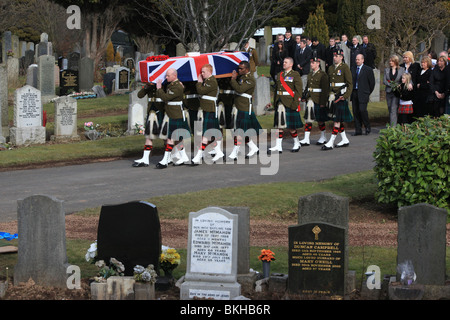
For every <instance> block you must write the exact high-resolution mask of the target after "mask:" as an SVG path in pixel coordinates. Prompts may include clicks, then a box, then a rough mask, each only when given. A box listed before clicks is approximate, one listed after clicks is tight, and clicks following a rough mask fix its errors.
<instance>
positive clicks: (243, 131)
mask: <svg viewBox="0 0 450 320" xmlns="http://www.w3.org/2000/svg"><path fill="white" fill-rule="evenodd" d="M238 70H239V74H238V73H237V72H236V70H233V73H232V76H231V87H232V88H233V90H234V94H235V96H234V105H235V110H234V111H233V115H232V122H233V123H234V126H233V128H234V130H235V137H234V148H233V151H232V152H231V154H230V155H229V156H228V157H229V158H230V159H233V160H237V158H238V155H239V151H240V146H241V144H242V139H243V137H244V136H245V143H246V144H247V145H248V147H249V153H248V154H247V157H248V158H249V157H252V156H254V155H255V154H257V153H258V152H259V148H258V146H257V145H256V144H255V143H254V142H253V141H252V139H251V137H250V135H252V136H253V135H258V134H259V130H260V129H262V128H261V125H260V124H259V122H258V119H256V115H255V112H254V111H253V110H252V108H253V107H252V95H253V92H254V91H255V86H256V81H255V78H254V77H253V75H252V74H251V73H250V64H249V63H248V62H247V61H241V62H240V63H239V67H238ZM251 129H253V130H251Z"/></svg>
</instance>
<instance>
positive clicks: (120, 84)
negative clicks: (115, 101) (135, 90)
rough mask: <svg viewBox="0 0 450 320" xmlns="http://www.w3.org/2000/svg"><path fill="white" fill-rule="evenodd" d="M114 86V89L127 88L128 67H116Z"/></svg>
mask: <svg viewBox="0 0 450 320" xmlns="http://www.w3.org/2000/svg"><path fill="white" fill-rule="evenodd" d="M115 80H116V86H115V91H120V90H125V91H126V90H129V88H130V87H129V84H130V69H128V68H123V67H120V68H117V69H116V78H115Z"/></svg>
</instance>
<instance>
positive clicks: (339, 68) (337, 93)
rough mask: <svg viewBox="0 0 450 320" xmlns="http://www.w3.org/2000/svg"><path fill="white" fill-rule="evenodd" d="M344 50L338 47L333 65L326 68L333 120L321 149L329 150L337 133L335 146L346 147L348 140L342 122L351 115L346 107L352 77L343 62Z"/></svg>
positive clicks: (350, 119) (350, 90)
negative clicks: (327, 137)
mask: <svg viewBox="0 0 450 320" xmlns="http://www.w3.org/2000/svg"><path fill="white" fill-rule="evenodd" d="M343 59H344V51H343V50H342V49H339V50H338V51H336V52H335V54H334V57H333V62H334V63H333V65H331V66H330V67H329V68H328V79H329V81H330V97H329V100H330V101H329V106H330V114H331V115H332V120H333V131H332V133H331V138H330V140H329V141H328V142H327V143H326V144H325V145H324V146H322V149H323V150H331V149H333V147H334V141H335V139H336V136H337V134H338V133H340V135H341V138H342V139H341V141H340V142H339V143H338V144H337V145H336V148H340V147H347V146H349V144H350V142H349V140H348V138H347V135H346V133H345V129H344V122H351V121H352V120H353V116H352V114H351V112H350V109H349V107H348V100H349V99H350V97H351V94H352V90H353V79H352V73H351V71H350V67H349V66H348V65H347V64H346V63H344V62H343Z"/></svg>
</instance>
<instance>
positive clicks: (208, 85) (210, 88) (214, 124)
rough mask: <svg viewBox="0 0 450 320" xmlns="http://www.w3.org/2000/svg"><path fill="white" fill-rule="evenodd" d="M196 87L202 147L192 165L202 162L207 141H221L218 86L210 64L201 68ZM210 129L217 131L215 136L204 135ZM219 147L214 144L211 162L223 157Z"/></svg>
mask: <svg viewBox="0 0 450 320" xmlns="http://www.w3.org/2000/svg"><path fill="white" fill-rule="evenodd" d="M196 87H197V92H198V94H199V97H200V108H199V114H201V116H199V117H198V118H197V120H199V119H201V120H202V145H201V147H200V148H199V150H198V151H197V154H196V155H195V157H194V158H193V159H192V163H193V164H194V165H198V164H200V163H201V162H202V158H203V153H204V151H205V149H206V147H207V145H208V142H209V141H212V139H213V138H214V139H215V140H216V142H217V141H221V140H222V133H221V131H220V130H221V129H220V125H219V108H218V104H217V97H218V95H219V86H218V84H217V80H216V78H215V77H214V76H213V67H212V66H211V65H210V64H205V65H204V66H203V67H202V70H201V74H200V75H199V76H198V82H197V84H196ZM210 129H216V130H217V133H216V135H215V136H207V135H205V133H206V132H207V131H208V130H210ZM220 145H221V143H220V144H216V147H215V149H214V150H215V156H214V158H213V161H217V160H218V159H220V158H222V157H223V156H224V154H223V152H222V150H221V148H220ZM217 146H219V147H217Z"/></svg>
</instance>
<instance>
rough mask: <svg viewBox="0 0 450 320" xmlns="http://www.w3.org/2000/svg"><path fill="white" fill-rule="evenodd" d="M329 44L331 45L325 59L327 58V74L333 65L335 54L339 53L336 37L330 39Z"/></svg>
mask: <svg viewBox="0 0 450 320" xmlns="http://www.w3.org/2000/svg"><path fill="white" fill-rule="evenodd" d="M329 43H330V45H329V46H328V47H327V49H326V50H325V57H326V58H325V68H326V71H327V72H328V67H329V66H331V65H332V64H333V57H334V53H335V52H336V51H337V47H336V40H335V39H334V37H331V38H330V42H329Z"/></svg>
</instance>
